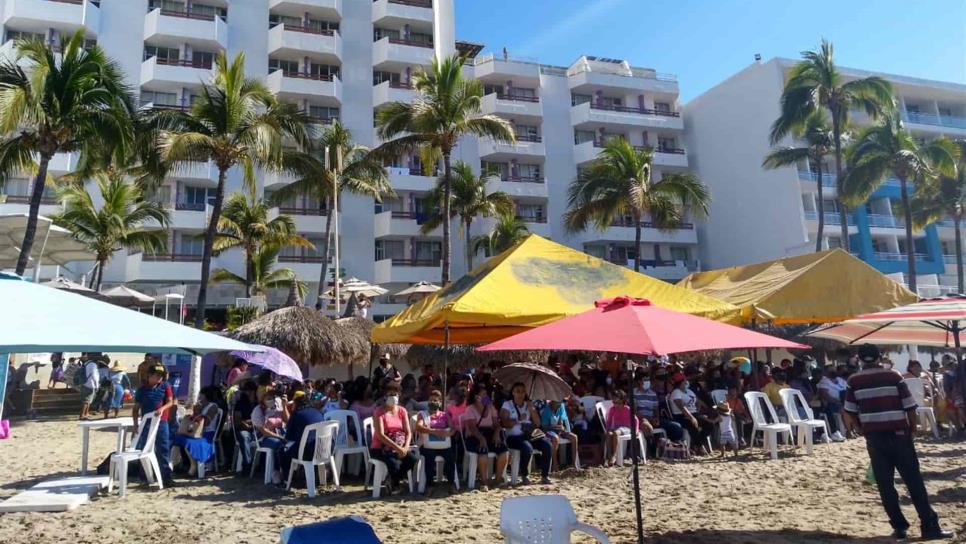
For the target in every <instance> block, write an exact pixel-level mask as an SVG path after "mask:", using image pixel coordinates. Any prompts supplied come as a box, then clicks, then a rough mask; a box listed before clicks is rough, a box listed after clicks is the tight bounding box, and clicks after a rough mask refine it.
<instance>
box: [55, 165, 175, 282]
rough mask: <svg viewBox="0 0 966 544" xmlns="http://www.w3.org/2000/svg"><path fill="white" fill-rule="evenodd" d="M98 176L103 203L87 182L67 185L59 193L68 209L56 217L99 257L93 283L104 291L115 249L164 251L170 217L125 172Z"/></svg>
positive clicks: (65, 207)
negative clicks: (95, 198) (106, 271)
mask: <svg viewBox="0 0 966 544" xmlns="http://www.w3.org/2000/svg"><path fill="white" fill-rule="evenodd" d="M95 179H96V184H97V188H98V190H99V192H100V196H101V200H103V204H101V205H100V206H99V207H98V206H97V205H95V204H94V200H93V198H92V197H91V195H90V193H88V192H87V190H86V189H85V188H84V186H83V185H78V184H73V183H71V184H67V185H65V186H64V187H62V188H61V189H60V190H59V191H58V193H57V196H58V198H59V199H60V201H61V202H63V204H64V211H63V212H61V213H60V214H58V215H55V216H54V218H53V219H54V222H55V223H56V224H58V225H60V226H62V227H64V228H66V229H67V230H69V231H71V233H73V235H74V237H75V238H77V239H78V240H80V241H81V242H83V243H84V244H85V245H87V247H88V249H89V250H90V251H91V252H92V253H93V254H94V255H95V256H96V258H97V271H96V276H95V277H92V278H91V286H92V287H93V288H94V289H95V290H98V291H100V289H101V281H102V280H103V279H104V268H105V267H106V266H107V263H108V262H109V261H110V260H111V257H112V256H113V255H114V252H115V251H118V250H120V249H125V248H126V249H138V250H142V251H147V252H151V253H163V252H164V250H165V246H166V245H167V244H166V242H167V231H166V230H165V229H166V228H167V227H168V223H169V219H168V212H167V211H166V210H165V209H164V208H163V207H162V206H161V205H160V204H157V203H154V202H150V201H147V200H144V192H143V191H142V189H141V187H140V186H138V185H137V184H133V183H128V182H126V181H125V179H124V175H123V174H121V173H118V172H113V171H111V172H102V173H100V174H98V175H97V176H96V178H95Z"/></svg>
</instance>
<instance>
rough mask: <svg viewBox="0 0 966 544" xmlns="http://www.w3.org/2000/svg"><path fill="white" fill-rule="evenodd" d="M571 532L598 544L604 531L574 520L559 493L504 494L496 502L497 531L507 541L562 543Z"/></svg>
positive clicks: (605, 541) (605, 542)
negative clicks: (588, 536)
mask: <svg viewBox="0 0 966 544" xmlns="http://www.w3.org/2000/svg"><path fill="white" fill-rule="evenodd" d="M574 531H579V532H581V533H586V534H588V535H590V536H591V537H593V538H594V540H596V541H597V542H600V543H602V544H609V543H610V540H609V539H608V538H607V534H606V533H604V532H603V531H601V530H600V529H598V528H597V527H593V526H591V525H587V524H586V523H581V522H579V521H577V514H576V513H575V512H574V509H573V507H572V506H570V502H569V501H568V500H567V498H566V497H564V496H563V495H538V496H530V497H508V498H505V499H503V503H502V504H501V505H500V533H501V534H502V535H503V538H504V539H505V541H506V543H507V544H531V543H541V544H544V543H545V544H564V543H569V542H570V534H571V533H573V532H574Z"/></svg>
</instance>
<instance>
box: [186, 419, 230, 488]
mask: <svg viewBox="0 0 966 544" xmlns="http://www.w3.org/2000/svg"><path fill="white" fill-rule="evenodd" d="M223 415H224V412H222V411H221V408H219V409H218V411H217V412H216V413H215V436H214V437H213V438H212V444H211V446H212V447H213V448H215V456H214V457H212V461H213V462H214V465H215V471H216V472H217V471H218V441H219V437H220V436H221V430H220V429H221V424H222V417H223ZM188 456H189V457H191V454H188ZM206 465H207V463H198V479H199V480H203V479H204V478H205V466H206Z"/></svg>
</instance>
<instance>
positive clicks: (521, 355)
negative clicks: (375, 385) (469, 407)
mask: <svg viewBox="0 0 966 544" xmlns="http://www.w3.org/2000/svg"><path fill="white" fill-rule="evenodd" d="M550 353H551V352H549V351H539V350H537V351H488V352H485V353H482V352H477V351H476V346H471V345H452V346H450V347H449V348H446V347H444V346H436V345H414V346H410V347H409V349H408V350H407V351H406V355H405V358H406V360H407V361H408V362H409V364H410V366H412V367H414V368H417V367H419V366H423V365H432V366H433V367H434V368H437V369H442V368H443V366H444V362H445V364H446V366H447V367H448V368H450V369H459V370H462V369H467V368H482V367H484V366H486V364H487V363H489V362H490V361H499V362H501V363H534V364H544V363H546V362H547V358H548V357H549V356H550Z"/></svg>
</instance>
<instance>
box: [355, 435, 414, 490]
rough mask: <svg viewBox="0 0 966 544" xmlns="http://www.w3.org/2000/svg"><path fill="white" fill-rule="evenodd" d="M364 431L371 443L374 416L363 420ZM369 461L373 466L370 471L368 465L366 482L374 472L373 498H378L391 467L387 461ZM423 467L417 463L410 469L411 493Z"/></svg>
mask: <svg viewBox="0 0 966 544" xmlns="http://www.w3.org/2000/svg"><path fill="white" fill-rule="evenodd" d="M362 432H363V434H364V436H365V437H366V438H365V441H366V443H367V444H368V443H370V441H371V439H370V437H371V436H372V418H371V417H367V418H366V419H364V420H363V421H362ZM368 459H369V460H368V463H369V465H370V466H371V467H372V470H371V471H370V470H369V469H368V467H367V469H366V481H365V484H368V483H369V474H370V473H371V474H372V498H373V499H378V498H379V496H380V495H382V484H384V483H385V481H386V478H388V477H389V468H388V467H387V466H386V463H383V462H382V461H380V460H379V459H373V458H372V457H369V458H368ZM419 468H421V467H420V465H419V464H418V463H417V465H416V466H415V467H413V469H412V470H411V471H409V493H410V494H412V493H415V492H416V485H417V484H418V483H419V472H418V469H419Z"/></svg>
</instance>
